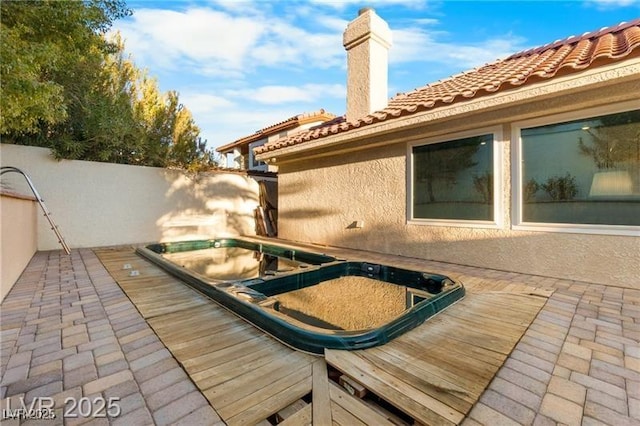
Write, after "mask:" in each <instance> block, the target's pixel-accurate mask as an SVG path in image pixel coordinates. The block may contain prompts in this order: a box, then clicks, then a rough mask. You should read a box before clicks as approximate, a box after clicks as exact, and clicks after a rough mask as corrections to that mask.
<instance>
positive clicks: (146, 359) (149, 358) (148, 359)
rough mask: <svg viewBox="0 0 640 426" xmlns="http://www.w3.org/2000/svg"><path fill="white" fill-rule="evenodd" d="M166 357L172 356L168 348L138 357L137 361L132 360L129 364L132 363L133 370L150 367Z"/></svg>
mask: <svg viewBox="0 0 640 426" xmlns="http://www.w3.org/2000/svg"><path fill="white" fill-rule="evenodd" d="M165 358H171V353H170V352H169V351H168V350H167V349H166V348H165V349H160V350H158V351H156V352H153V353H151V354H149V355H146V356H143V357H141V358H138V359H136V360H135V361H132V362H131V363H130V364H129V365H131V369H132V370H133V371H136V370H140V369H142V368H144V367H148V366H149V365H152V364H154V363H156V362H158V361H160V360H162V359H165Z"/></svg>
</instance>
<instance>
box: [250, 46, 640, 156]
mask: <svg viewBox="0 0 640 426" xmlns="http://www.w3.org/2000/svg"><path fill="white" fill-rule="evenodd" d="M639 77H640V57H634V58H630V59H627V60H622V61H619V62H615V63H613V64H609V65H605V66H601V67H597V68H594V69H588V70H585V71H582V72H578V73H571V74H568V75H565V76H562V77H555V78H553V79H550V80H544V81H538V82H536V83H532V84H526V85H523V86H520V87H516V88H514V89H510V90H503V91H499V92H496V93H495V94H488V95H485V96H481V97H477V98H473V99H468V100H462V101H459V102H455V103H453V104H450V105H443V106H439V107H436V108H432V109H429V110H427V111H424V112H420V113H416V114H411V115H405V116H401V117H398V118H394V119H389V120H385V121H381V122H378V123H375V124H370V125H367V126H363V127H362V128H357V129H352V130H349V131H347V132H343V133H338V134H336V135H330V136H325V137H321V138H318V139H312V140H308V141H304V142H303V143H297V144H295V145H291V146H287V147H282V148H277V149H275V150H271V151H267V152H262V153H260V154H258V155H257V156H256V159H257V160H259V161H265V162H268V163H270V164H276V165H277V164H283V163H285V162H289V161H294V160H295V158H296V157H297V156H298V154H301V153H304V154H305V158H308V155H311V154H312V153H313V151H316V150H320V149H323V150H326V149H327V148H329V147H335V148H336V149H338V147H339V146H340V145H343V144H347V143H349V142H351V141H354V140H356V139H363V138H367V137H371V136H373V135H380V134H383V133H393V132H397V131H400V130H403V129H406V128H409V127H415V126H420V125H425V124H427V123H435V122H439V121H443V120H450V119H455V118H459V117H460V116H464V115H466V114H470V113H475V112H482V111H490V110H492V109H498V108H504V107H506V106H509V105H512V104H518V103H521V102H526V101H534V100H536V99H542V98H545V97H551V96H557V95H559V94H560V93H562V92H565V93H566V92H569V91H575V90H582V89H584V90H587V89H588V88H592V87H596V86H598V85H602V84H603V82H609V84H613V83H614V82H617V81H623V80H626V79H629V78H639Z"/></svg>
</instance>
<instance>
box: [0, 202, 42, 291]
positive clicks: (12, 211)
mask: <svg viewBox="0 0 640 426" xmlns="http://www.w3.org/2000/svg"><path fill="white" fill-rule="evenodd" d="M37 207H38V205H37V203H36V202H35V201H34V199H29V198H22V197H16V196H13V195H8V194H5V193H2V194H1V195H0V302H2V300H4V298H5V296H6V295H7V294H8V293H9V290H11V288H12V287H13V284H14V283H15V282H16V281H17V280H18V278H19V277H20V274H22V271H23V270H24V268H25V267H26V266H27V264H28V263H29V261H30V260H31V258H32V257H33V255H34V253H35V252H36V249H37V225H36V224H37V220H38V219H37V215H36V212H37Z"/></svg>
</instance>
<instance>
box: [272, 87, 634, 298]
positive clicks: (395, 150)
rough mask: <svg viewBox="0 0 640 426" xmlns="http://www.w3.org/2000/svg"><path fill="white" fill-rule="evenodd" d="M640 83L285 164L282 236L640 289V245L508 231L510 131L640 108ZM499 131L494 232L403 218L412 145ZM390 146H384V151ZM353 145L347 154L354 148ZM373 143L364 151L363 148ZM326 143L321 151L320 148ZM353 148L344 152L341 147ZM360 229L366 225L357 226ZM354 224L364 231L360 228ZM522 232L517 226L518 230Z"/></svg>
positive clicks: (627, 238)
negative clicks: (521, 124)
mask: <svg viewBox="0 0 640 426" xmlns="http://www.w3.org/2000/svg"><path fill="white" fill-rule="evenodd" d="M638 92H640V84H639V82H638V79H637V78H635V79H632V80H627V81H625V82H621V83H620V84H616V85H613V86H612V85H609V86H607V87H601V88H593V89H589V90H576V91H571V90H568V91H567V92H566V93H565V94H564V95H563V96H548V97H545V98H543V99H539V100H537V101H530V102H520V103H519V104H518V105H510V106H508V107H504V108H494V109H492V110H490V111H487V112H482V110H479V111H478V112H470V113H468V114H466V115H464V116H463V118H460V117H459V116H458V117H452V118H451V119H449V120H447V119H446V117H445V118H444V119H440V120H437V121H434V122H433V123H426V124H422V125H419V126H414V127H409V128H406V129H405V130H396V131H395V132H393V133H388V134H386V135H382V136H380V135H374V134H372V135H371V136H370V137H369V139H368V142H363V144H365V145H363V146H364V147H365V148H363V149H360V150H357V151H349V150H348V148H344V150H342V151H341V150H340V149H339V148H338V147H334V148H332V149H331V150H326V151H321V150H320V151H317V152H319V154H317V156H315V157H314V156H313V155H312V153H310V152H306V153H305V154H306V155H305V154H300V156H299V157H294V156H293V155H290V156H289V157H288V158H287V161H282V162H280V163H279V175H278V179H279V194H280V195H279V222H278V229H279V236H280V237H281V238H285V239H290V240H296V241H303V242H313V243H316V244H327V245H335V246H341V247H348V248H355V249H363V250H370V251H375V252H383V253H391V254H398V255H404V256H411V257H417V258H424V259H431V260H437V261H443V262H453V263H458V264H464V265H472V266H480V267H486V268H494V269H499V270H508V271H515V272H522V273H527V274H534V275H542V276H550V277H558V278H565V279H575V280H584V281H588V282H606V283H607V284H609V285H620V286H625V287H632V288H640V278H639V277H640V237H639V236H638V235H637V233H636V234H635V235H634V234H633V233H627V235H601V234H597V233H593V234H587V233H568V232H540V231H526V230H518V229H514V227H513V226H512V218H513V215H512V196H511V194H512V188H511V185H512V159H511V158H512V149H513V147H514V146H515V144H516V143H517V141H516V140H514V139H513V136H512V132H511V130H512V123H515V122H517V121H519V120H525V119H526V120H530V119H532V118H535V117H542V116H549V117H553V115H554V114H560V113H567V112H573V111H580V110H584V109H585V108H594V107H605V108H606V105H609V104H612V103H618V102H624V101H626V102H627V103H629V102H631V104H632V105H633V104H634V102H635V105H637V106H638V107H640V102H638V100H637V96H636V94H637V93H638ZM488 126H492V127H496V128H498V129H499V130H501V134H502V139H503V141H502V142H499V143H498V144H497V148H498V150H499V151H500V156H499V158H500V164H501V166H500V170H497V171H496V179H500V182H501V187H502V195H501V197H498V199H499V200H500V202H499V204H501V207H500V209H499V217H498V218H497V222H498V223H497V225H495V226H485V227H483V226H479V227H465V226H433V225H427V224H415V223H414V222H413V221H409V220H408V217H407V193H408V192H407V191H408V183H407V179H408V177H407V175H408V172H407V161H408V158H409V156H408V145H409V144H410V143H412V142H416V141H421V140H426V139H429V138H434V137H435V138H441V139H442V141H445V140H447V137H448V136H447V135H452V134H455V133H456V132H460V131H469V130H474V129H481V128H487V127H488ZM385 140H386V141H388V142H387V143H385ZM358 143H359V142H358V141H355V142H354V143H353V144H352V145H351V146H352V149H355V148H353V147H357V146H358ZM366 144H368V145H366ZM319 145H320V144H319ZM343 146H344V147H348V146H349V145H348V144H344V145H343ZM357 222H360V223H357ZM358 225H363V226H362V227H358ZM516 228H517V227H516Z"/></svg>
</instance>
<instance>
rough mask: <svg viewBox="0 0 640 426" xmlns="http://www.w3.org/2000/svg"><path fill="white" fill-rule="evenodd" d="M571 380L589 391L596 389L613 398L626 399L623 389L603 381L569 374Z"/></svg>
mask: <svg viewBox="0 0 640 426" xmlns="http://www.w3.org/2000/svg"><path fill="white" fill-rule="evenodd" d="M571 380H572V381H574V382H576V383H580V384H581V385H584V386H586V387H587V388H590V389H597V390H600V391H602V392H605V393H608V394H609V395H611V396H613V397H615V398H620V399H623V398H626V392H625V390H624V389H623V388H620V387H618V386H615V385H612V384H610V383H607V382H605V381H603V380H600V379H596V378H594V377H591V376H587V375H585V374H581V373H577V372H573V373H571Z"/></svg>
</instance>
